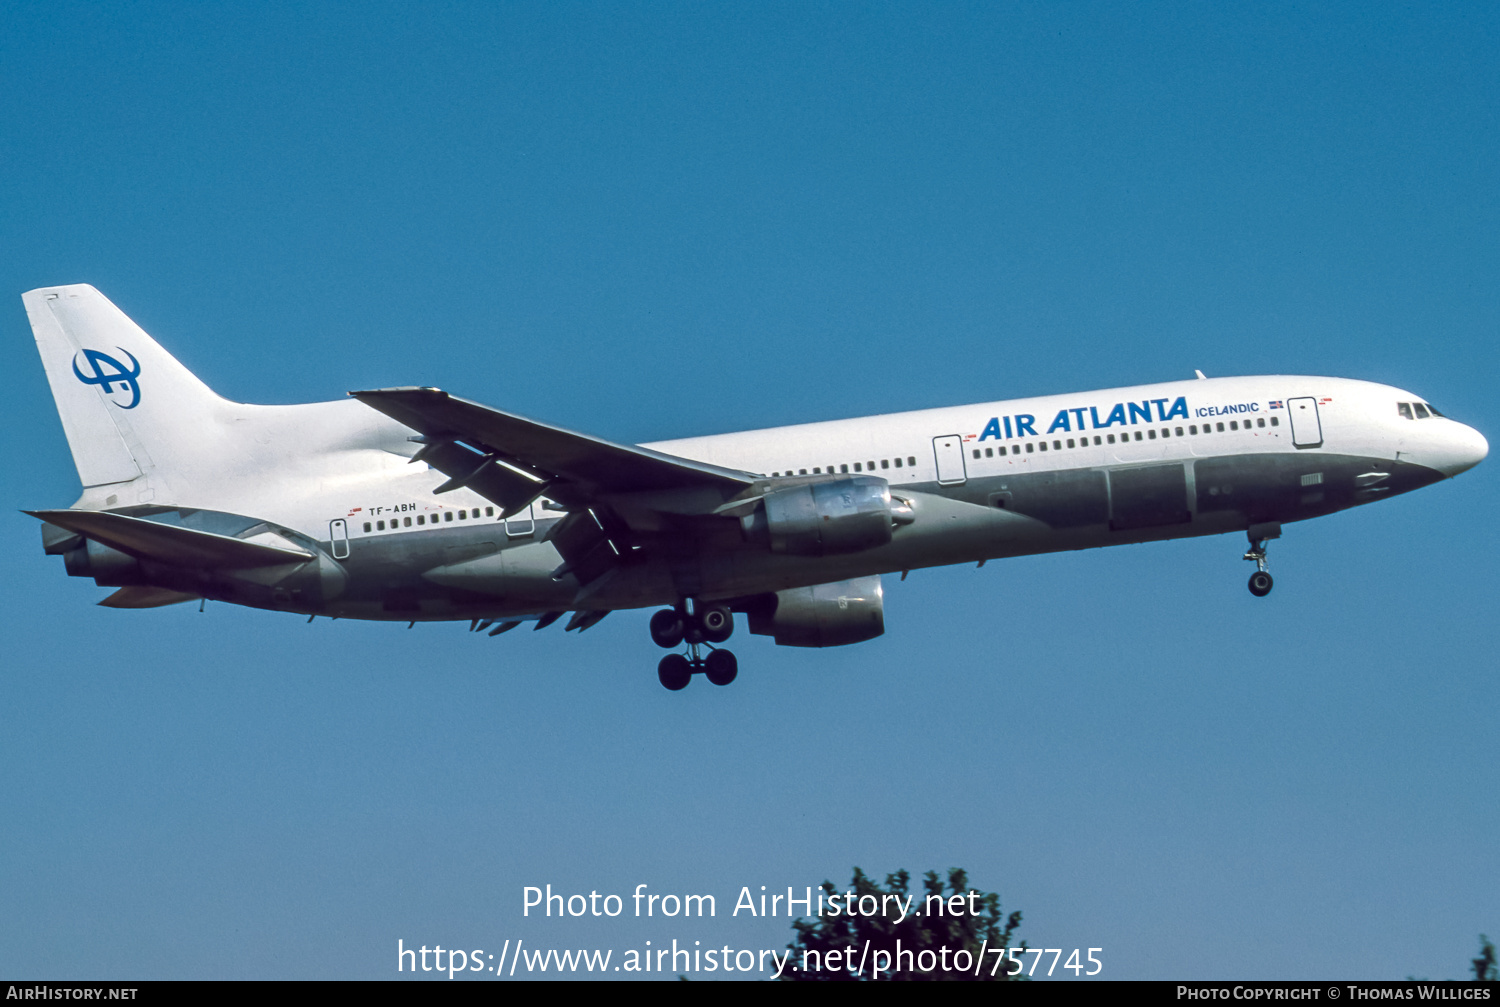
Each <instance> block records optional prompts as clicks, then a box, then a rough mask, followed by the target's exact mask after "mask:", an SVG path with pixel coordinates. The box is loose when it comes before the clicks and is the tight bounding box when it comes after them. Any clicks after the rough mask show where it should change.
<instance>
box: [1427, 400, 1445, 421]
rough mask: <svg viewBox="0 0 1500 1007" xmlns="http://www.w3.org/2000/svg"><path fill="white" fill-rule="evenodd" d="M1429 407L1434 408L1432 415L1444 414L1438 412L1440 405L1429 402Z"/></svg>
mask: <svg viewBox="0 0 1500 1007" xmlns="http://www.w3.org/2000/svg"><path fill="white" fill-rule="evenodd" d="M1427 408H1428V409H1431V410H1432V415H1434V416H1442V415H1443V414H1442V413H1440V412H1438V407H1437V406H1435V405H1433V404H1432V403H1431V402H1429V403H1427ZM1443 418H1444V419H1447V417H1446V416H1444V417H1443Z"/></svg>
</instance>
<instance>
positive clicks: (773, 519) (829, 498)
mask: <svg viewBox="0 0 1500 1007" xmlns="http://www.w3.org/2000/svg"><path fill="white" fill-rule="evenodd" d="M912 518H913V515H912V511H911V507H910V506H908V505H907V504H906V503H905V501H902V500H900V499H898V498H893V497H892V496H891V486H890V483H888V482H886V481H885V480H884V479H881V478H878V477H876V476H853V477H851V478H849V479H836V480H830V481H828V482H816V483H803V484H801V485H797V486H787V487H784V488H780V489H773V490H771V491H770V492H768V493H766V494H765V496H764V497H762V498H761V501H760V503H759V505H757V506H756V508H755V510H753V511H752V512H751V513H749V514H747V515H745V516H744V517H742V518H740V525H741V527H743V528H744V531H745V538H746V539H748V540H749V541H751V542H758V543H760V544H762V545H765V546H767V547H769V548H770V550H771V552H774V553H783V554H786V555H790V556H833V555H838V554H840V553H849V552H862V551H864V550H865V549H873V548H875V547H876V546H882V545H885V544H886V543H887V542H889V541H890V540H891V534H892V532H893V531H894V529H895V528H896V526H897V525H903V524H910V523H911V522H912ZM878 593H879V592H878V590H877V595H878Z"/></svg>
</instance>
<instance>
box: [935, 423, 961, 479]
mask: <svg viewBox="0 0 1500 1007" xmlns="http://www.w3.org/2000/svg"><path fill="white" fill-rule="evenodd" d="M932 455H933V458H934V459H936V461H937V477H938V485H939V486H959V485H962V484H963V483H965V482H967V481H968V479H969V473H968V469H967V468H965V467H964V439H963V437H961V436H959V435H958V434H949V435H948V436H947V437H934V438H933V439H932Z"/></svg>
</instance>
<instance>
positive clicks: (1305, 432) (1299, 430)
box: [1286, 395, 1323, 448]
mask: <svg viewBox="0 0 1500 1007" xmlns="http://www.w3.org/2000/svg"><path fill="white" fill-rule="evenodd" d="M1286 411H1287V418H1288V419H1289V420H1290V421H1291V424H1292V446H1293V447H1296V448H1320V447H1322V446H1323V423H1322V421H1321V420H1320V419H1319V418H1318V400H1317V399H1315V398H1313V397H1312V396H1310V395H1309V396H1306V397H1304V398H1300V399H1287V400H1286Z"/></svg>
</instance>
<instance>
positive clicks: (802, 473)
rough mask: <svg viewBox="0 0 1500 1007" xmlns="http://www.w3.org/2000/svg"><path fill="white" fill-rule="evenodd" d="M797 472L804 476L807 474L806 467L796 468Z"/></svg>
mask: <svg viewBox="0 0 1500 1007" xmlns="http://www.w3.org/2000/svg"><path fill="white" fill-rule="evenodd" d="M797 474H798V475H803V476H805V475H807V469H798V470H797Z"/></svg>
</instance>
